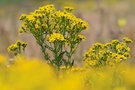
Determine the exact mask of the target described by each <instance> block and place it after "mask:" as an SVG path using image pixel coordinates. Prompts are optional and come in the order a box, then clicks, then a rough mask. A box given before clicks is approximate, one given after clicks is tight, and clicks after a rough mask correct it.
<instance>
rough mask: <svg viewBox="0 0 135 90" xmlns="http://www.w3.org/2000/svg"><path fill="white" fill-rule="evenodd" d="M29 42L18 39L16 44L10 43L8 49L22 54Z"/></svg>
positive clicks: (15, 53)
mask: <svg viewBox="0 0 135 90" xmlns="http://www.w3.org/2000/svg"><path fill="white" fill-rule="evenodd" d="M26 46H27V43H25V42H22V41H20V40H18V41H17V42H16V43H15V44H12V45H10V46H9V47H8V48H7V50H8V51H9V52H13V53H14V55H17V54H21V53H22V51H24V49H25V47H26Z"/></svg>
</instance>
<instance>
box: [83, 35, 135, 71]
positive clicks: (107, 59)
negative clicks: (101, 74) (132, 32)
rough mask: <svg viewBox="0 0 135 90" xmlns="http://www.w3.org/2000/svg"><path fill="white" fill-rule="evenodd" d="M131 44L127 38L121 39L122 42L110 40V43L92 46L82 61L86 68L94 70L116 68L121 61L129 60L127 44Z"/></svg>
mask: <svg viewBox="0 0 135 90" xmlns="http://www.w3.org/2000/svg"><path fill="white" fill-rule="evenodd" d="M131 42H132V40H131V39H129V38H128V37H125V38H123V41H119V40H112V42H110V43H106V44H102V43H96V44H94V45H93V46H92V47H91V48H90V49H89V50H88V52H86V53H85V54H84V59H83V60H84V61H85V62H86V66H90V67H92V68H95V69H99V68H102V67H104V66H108V65H109V66H117V65H118V64H119V63H121V62H122V61H124V60H126V59H128V58H130V54H129V51H130V47H129V44H130V43H131Z"/></svg>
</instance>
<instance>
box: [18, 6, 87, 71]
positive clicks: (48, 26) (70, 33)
mask: <svg viewBox="0 0 135 90" xmlns="http://www.w3.org/2000/svg"><path fill="white" fill-rule="evenodd" d="M72 10H73V8H72V7H64V10H63V11H59V10H56V8H55V7H54V5H46V6H43V7H39V8H38V9H37V10H35V11H34V12H31V13H30V14H29V15H26V14H22V15H21V16H20V20H22V25H21V27H20V29H19V33H31V34H32V35H33V36H34V37H35V39H36V41H37V43H38V44H39V45H40V47H41V50H42V52H43V54H44V58H45V60H46V61H47V62H48V63H49V64H51V65H52V66H54V67H56V68H57V69H58V70H59V69H60V66H62V65H64V66H66V67H72V66H73V64H74V60H72V55H73V53H74V52H75V50H76V48H77V46H78V45H79V44H80V42H81V41H82V40H84V39H85V37H84V36H83V35H80V33H81V32H82V31H83V30H86V29H88V23H87V22H86V21H84V20H82V19H80V18H77V17H76V16H75V15H73V14H72ZM48 50H49V51H51V52H52V54H53V58H51V57H50V54H49V53H48ZM64 56H65V57H64Z"/></svg>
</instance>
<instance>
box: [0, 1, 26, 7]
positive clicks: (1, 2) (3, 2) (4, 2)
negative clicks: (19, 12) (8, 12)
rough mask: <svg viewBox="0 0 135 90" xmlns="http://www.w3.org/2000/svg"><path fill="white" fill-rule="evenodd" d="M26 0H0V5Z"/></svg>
mask: <svg viewBox="0 0 135 90" xmlns="http://www.w3.org/2000/svg"><path fill="white" fill-rule="evenodd" d="M23 1H26V0H0V5H1V6H2V5H7V4H14V3H19V2H23Z"/></svg>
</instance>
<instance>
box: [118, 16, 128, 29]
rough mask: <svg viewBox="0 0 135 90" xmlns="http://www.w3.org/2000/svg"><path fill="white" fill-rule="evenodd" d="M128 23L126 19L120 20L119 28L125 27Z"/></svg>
mask: <svg viewBox="0 0 135 90" xmlns="http://www.w3.org/2000/svg"><path fill="white" fill-rule="evenodd" d="M126 23H127V21H126V20H125V19H124V18H120V19H118V21H117V24H118V26H120V27H124V26H125V25H126Z"/></svg>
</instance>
